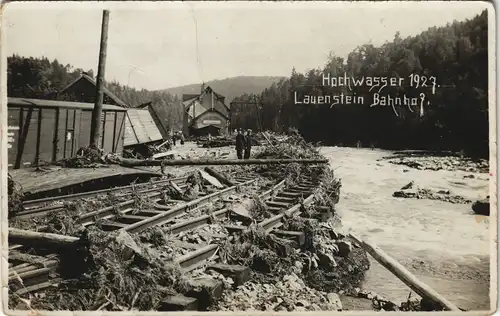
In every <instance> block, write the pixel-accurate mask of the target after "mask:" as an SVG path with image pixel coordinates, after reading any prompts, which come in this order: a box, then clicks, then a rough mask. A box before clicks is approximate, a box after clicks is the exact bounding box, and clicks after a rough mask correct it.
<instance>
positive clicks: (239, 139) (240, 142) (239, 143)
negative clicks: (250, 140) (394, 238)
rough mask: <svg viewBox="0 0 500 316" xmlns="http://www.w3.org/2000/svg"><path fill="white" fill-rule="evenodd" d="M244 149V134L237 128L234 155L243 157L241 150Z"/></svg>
mask: <svg viewBox="0 0 500 316" xmlns="http://www.w3.org/2000/svg"><path fill="white" fill-rule="evenodd" d="M244 149H245V136H243V130H242V129H239V130H238V133H237V134H236V155H237V156H238V159H243V150H244Z"/></svg>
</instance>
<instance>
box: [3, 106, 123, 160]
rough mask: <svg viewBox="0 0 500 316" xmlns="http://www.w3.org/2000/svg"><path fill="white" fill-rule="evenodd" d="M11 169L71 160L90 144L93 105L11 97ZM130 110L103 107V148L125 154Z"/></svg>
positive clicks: (101, 144)
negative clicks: (126, 123) (126, 126)
mask: <svg viewBox="0 0 500 316" xmlns="http://www.w3.org/2000/svg"><path fill="white" fill-rule="evenodd" d="M7 106H8V116H9V117H8V123H7V124H8V133H9V134H8V143H9V145H8V166H9V168H14V169H18V168H22V167H29V166H31V165H34V164H36V163H37V162H40V163H41V162H55V161H58V160H61V159H63V158H69V157H72V156H74V155H75V154H76V151H77V150H78V149H79V148H81V147H85V146H88V145H89V144H90V125H91V117H92V109H93V108H94V104H92V103H78V102H65V101H55V100H38V99H23V98H8V105H7ZM126 111H127V110H126V109H124V108H122V107H118V106H114V105H106V104H105V105H103V112H102V116H101V124H102V125H101V137H100V146H101V147H102V148H103V149H104V150H105V151H107V152H113V153H120V154H121V153H122V152H123V138H124V132H125V118H126V114H127V112H126Z"/></svg>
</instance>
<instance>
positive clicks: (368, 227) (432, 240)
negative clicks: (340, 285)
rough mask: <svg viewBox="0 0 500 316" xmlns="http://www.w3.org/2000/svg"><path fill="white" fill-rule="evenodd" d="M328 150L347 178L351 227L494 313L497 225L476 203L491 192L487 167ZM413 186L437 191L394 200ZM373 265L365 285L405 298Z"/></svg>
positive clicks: (459, 300) (456, 295) (467, 303)
mask: <svg viewBox="0 0 500 316" xmlns="http://www.w3.org/2000/svg"><path fill="white" fill-rule="evenodd" d="M321 153H322V154H323V155H325V156H326V157H327V158H328V159H329V160H330V161H331V167H332V168H333V169H335V174H336V175H337V176H338V177H339V178H340V179H341V181H342V193H341V198H340V201H339V203H338V204H337V207H336V208H337V210H338V212H339V214H340V216H341V218H342V223H343V225H344V228H345V229H346V230H348V231H352V232H354V233H356V234H358V235H359V236H360V237H362V238H366V239H367V240H372V241H374V242H375V243H376V244H377V245H379V246H380V247H381V248H382V249H383V250H384V251H386V252H387V253H388V254H389V255H391V256H392V257H394V258H395V259H396V260H398V261H399V262H400V263H401V264H403V265H404V266H405V267H406V268H407V269H409V270H410V271H411V272H412V273H414V274H415V275H416V276H417V277H419V279H421V280H422V281H424V282H425V283H427V284H428V285H429V286H431V287H432V288H434V289H435V290H436V291H437V292H439V293H440V294H441V295H443V296H445V297H446V298H447V299H449V300H450V301H451V302H453V303H454V304H456V305H457V306H459V307H461V308H464V309H467V310H487V309H489V307H490V303H489V287H490V280H489V273H490V268H489V262H490V255H489V252H490V242H489V241H490V230H489V221H488V217H487V216H480V215H475V214H474V213H473V212H472V210H471V202H470V201H472V202H473V201H476V200H478V199H484V198H485V197H486V196H488V195H489V175H488V173H487V172H488V170H487V168H488V165H487V163H485V162H479V163H476V162H471V161H463V160H460V159H459V158H456V157H453V158H451V157H413V158H401V156H399V157H396V158H394V157H393V158H391V159H387V158H386V157H387V156H391V155H392V153H390V152H387V151H381V150H369V149H353V148H336V147H325V148H322V150H321ZM412 181H413V187H414V188H416V190H424V193H425V192H426V191H425V190H427V192H431V193H433V194H430V195H426V194H422V195H421V196H419V198H398V197H394V196H393V194H394V193H395V192H396V191H399V190H401V189H402V188H403V187H404V186H406V185H408V184H409V183H410V182H412ZM370 261H371V267H370V270H369V271H368V273H367V276H366V280H365V282H364V286H363V287H364V288H365V289H367V290H370V291H374V292H376V293H378V294H380V295H383V296H385V297H387V298H388V299H391V300H393V301H396V302H398V301H404V300H405V299H406V298H407V297H408V294H409V293H410V290H409V289H408V287H407V286H406V285H404V284H403V283H402V282H401V281H399V280H398V279H397V278H396V277H394V276H393V275H392V274H391V273H390V272H388V271H387V270H386V269H385V268H383V267H382V266H381V265H380V264H378V263H377V262H375V261H374V260H373V259H372V258H370ZM412 296H413V295H412ZM344 305H346V304H345V303H344Z"/></svg>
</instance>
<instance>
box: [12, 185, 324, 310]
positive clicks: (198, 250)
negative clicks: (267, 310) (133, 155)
mask: <svg viewBox="0 0 500 316" xmlns="http://www.w3.org/2000/svg"><path fill="white" fill-rule="evenodd" d="M251 178H252V177H251V175H247V176H243V177H239V178H238V179H237V180H236V181H235V183H237V185H236V186H232V187H228V188H225V189H222V190H219V191H216V192H213V193H209V194H204V195H203V196H201V197H200V198H198V199H196V200H193V201H189V202H183V201H176V200H170V202H171V203H172V205H170V204H169V203H167V204H163V205H162V204H160V203H161V199H160V198H158V196H157V195H156V193H154V192H145V193H142V194H141V195H144V196H146V197H147V198H149V199H150V200H151V201H152V202H153V205H154V207H153V209H139V210H138V209H134V207H133V202H130V201H125V202H123V203H120V204H119V205H117V206H114V207H107V208H103V209H101V210H98V211H95V212H93V213H89V214H86V215H84V217H83V218H81V223H82V224H83V225H84V226H88V225H91V224H95V223H96V221H95V218H99V219H101V220H106V222H104V223H100V225H101V228H102V229H103V230H108V231H115V230H124V231H126V232H128V233H140V232H142V231H144V230H146V229H148V228H150V227H153V226H161V227H163V228H164V229H166V230H167V231H168V232H169V233H170V235H171V238H173V239H176V241H178V242H176V248H177V249H176V251H177V253H180V255H178V256H176V257H175V259H174V261H175V262H176V263H177V264H178V265H179V266H180V267H181V268H182V270H183V272H184V273H188V274H189V273H191V272H192V271H194V270H196V269H200V268H202V267H206V268H207V270H210V269H212V270H214V269H215V270H217V271H218V272H220V273H222V274H229V275H230V276H232V275H233V274H231V273H227V271H226V270H227V269H226V270H225V268H224V267H222V268H221V266H223V265H220V263H219V262H218V259H219V258H218V257H217V251H218V248H219V244H220V242H221V241H223V240H228V239H229V241H231V240H233V239H234V236H235V235H237V234H241V233H244V232H245V231H248V230H250V229H252V227H254V226H258V227H260V228H262V229H264V230H265V232H266V233H270V234H274V235H276V236H277V237H279V238H283V239H288V240H292V241H294V242H296V243H297V244H298V245H300V244H301V243H303V241H304V236H303V233H302V232H292V231H281V230H279V228H280V227H281V226H282V225H283V222H284V220H285V219H286V218H289V217H291V216H299V215H300V213H301V211H302V210H303V206H306V205H309V204H311V203H313V200H314V196H313V190H314V188H315V187H316V186H317V185H318V182H316V181H313V180H311V179H307V178H304V179H302V181H301V182H300V183H298V184H296V185H294V186H290V187H287V186H286V185H285V181H279V182H278V183H277V184H274V185H272V186H271V187H269V186H267V187H263V188H260V189H261V190H260V194H259V197H260V199H261V200H262V201H264V202H265V204H266V207H267V210H268V211H270V212H271V213H272V214H274V215H272V216H270V217H268V218H265V219H263V220H261V221H260V222H255V221H254V222H253V223H252V224H250V223H248V222H247V223H243V222H244V221H241V220H240V219H241V218H240V216H238V215H235V214H234V213H233V212H231V210H232V207H231V206H229V205H226V206H223V207H220V208H219V209H216V210H211V212H210V214H206V210H205V207H206V206H207V205H208V204H209V203H210V202H216V201H218V202H230V201H225V197H227V196H229V195H230V194H232V193H234V192H235V191H236V189H237V187H239V186H247V185H251V184H252V183H254V182H255V179H251ZM129 202H130V203H129ZM117 207H118V212H117ZM214 220H216V223H215V224H214ZM214 225H215V226H218V227H219V232H215V233H214V232H213V231H211V228H213V227H214ZM220 228H222V233H221V232H220ZM192 232H195V234H198V235H203V232H207V234H208V236H209V238H206V236H204V238H203V239H204V240H200V239H198V240H197V241H195V242H184V241H181V239H182V236H183V235H184V236H187V235H189V233H192ZM207 240H208V242H207ZM12 255H13V258H12V259H14V260H11V258H9V261H16V256H18V257H22V256H23V254H22V253H16V252H13V253H12V254H11V256H12ZM30 260H32V261H33V262H37V264H34V263H31V264H30V263H29V262H26V261H29V260H26V259H25V258H24V261H17V262H18V263H19V264H16V265H12V266H11V267H9V284H11V282H12V283H14V284H15V283H16V282H18V283H19V279H22V280H23V281H22V282H24V283H23V284H22V285H23V286H21V287H19V289H17V291H16V292H15V293H16V294H17V295H23V294H26V293H28V292H32V291H37V290H40V289H43V288H47V287H50V286H57V284H58V283H59V282H60V281H61V279H60V278H58V275H57V273H56V272H57V269H58V261H57V255H55V254H49V255H43V256H38V258H32V259H30ZM208 263H210V265H209V266H207V264H208ZM218 264H219V265H218ZM231 269H233V270H234V267H232V268H231ZM231 269H230V270H231ZM245 269H246V270H248V268H246V267H240V270H242V271H243V270H245ZM198 271H199V270H198ZM233 272H234V271H233ZM25 280H27V281H25ZM241 282H244V280H243V281H241ZM212 285H213V286H215V287H218V286H219V287H220V284H218V283H217V284H215V283H214V284H212ZM216 292H217V293H219V294H220V295H222V291H216ZM213 293H215V292H213ZM214 295H215V296H218V295H216V294H214ZM220 295H219V296H220ZM191 296H192V295H191ZM194 296H195V298H194V299H195V300H198V299H200V300H201V301H204V300H205V299H201V298H199V297H197V296H196V295H194ZM216 298H217V297H216ZM201 301H200V302H201ZM179 302H184V303H179ZM186 302H193V297H189V296H188V297H185V296H183V295H177V296H175V297H168V298H165V300H164V304H163V305H162V306H163V307H162V308H161V311H174V310H195V309H203V308H205V307H206V306H205V307H204V306H200V305H199V304H198V305H197V304H194V305H193V304H186ZM202 305H203V304H202ZM195 306H196V307H195Z"/></svg>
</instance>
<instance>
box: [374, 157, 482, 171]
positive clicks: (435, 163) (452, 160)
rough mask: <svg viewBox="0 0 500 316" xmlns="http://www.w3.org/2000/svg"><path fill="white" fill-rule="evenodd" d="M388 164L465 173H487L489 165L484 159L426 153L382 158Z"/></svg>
mask: <svg viewBox="0 0 500 316" xmlns="http://www.w3.org/2000/svg"><path fill="white" fill-rule="evenodd" d="M382 159H383V160H387V161H388V162H389V163H392V164H396V165H404V166H407V167H410V168H414V169H418V170H434V171H438V170H447V171H456V170H460V171H465V172H478V173H479V172H480V173H487V172H489V163H488V161H487V160H485V159H476V160H474V159H470V158H462V157H460V156H454V155H451V154H448V155H442V156H436V155H430V154H426V153H418V152H416V153H405V152H401V153H396V154H395V155H393V156H389V157H384V158H382Z"/></svg>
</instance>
